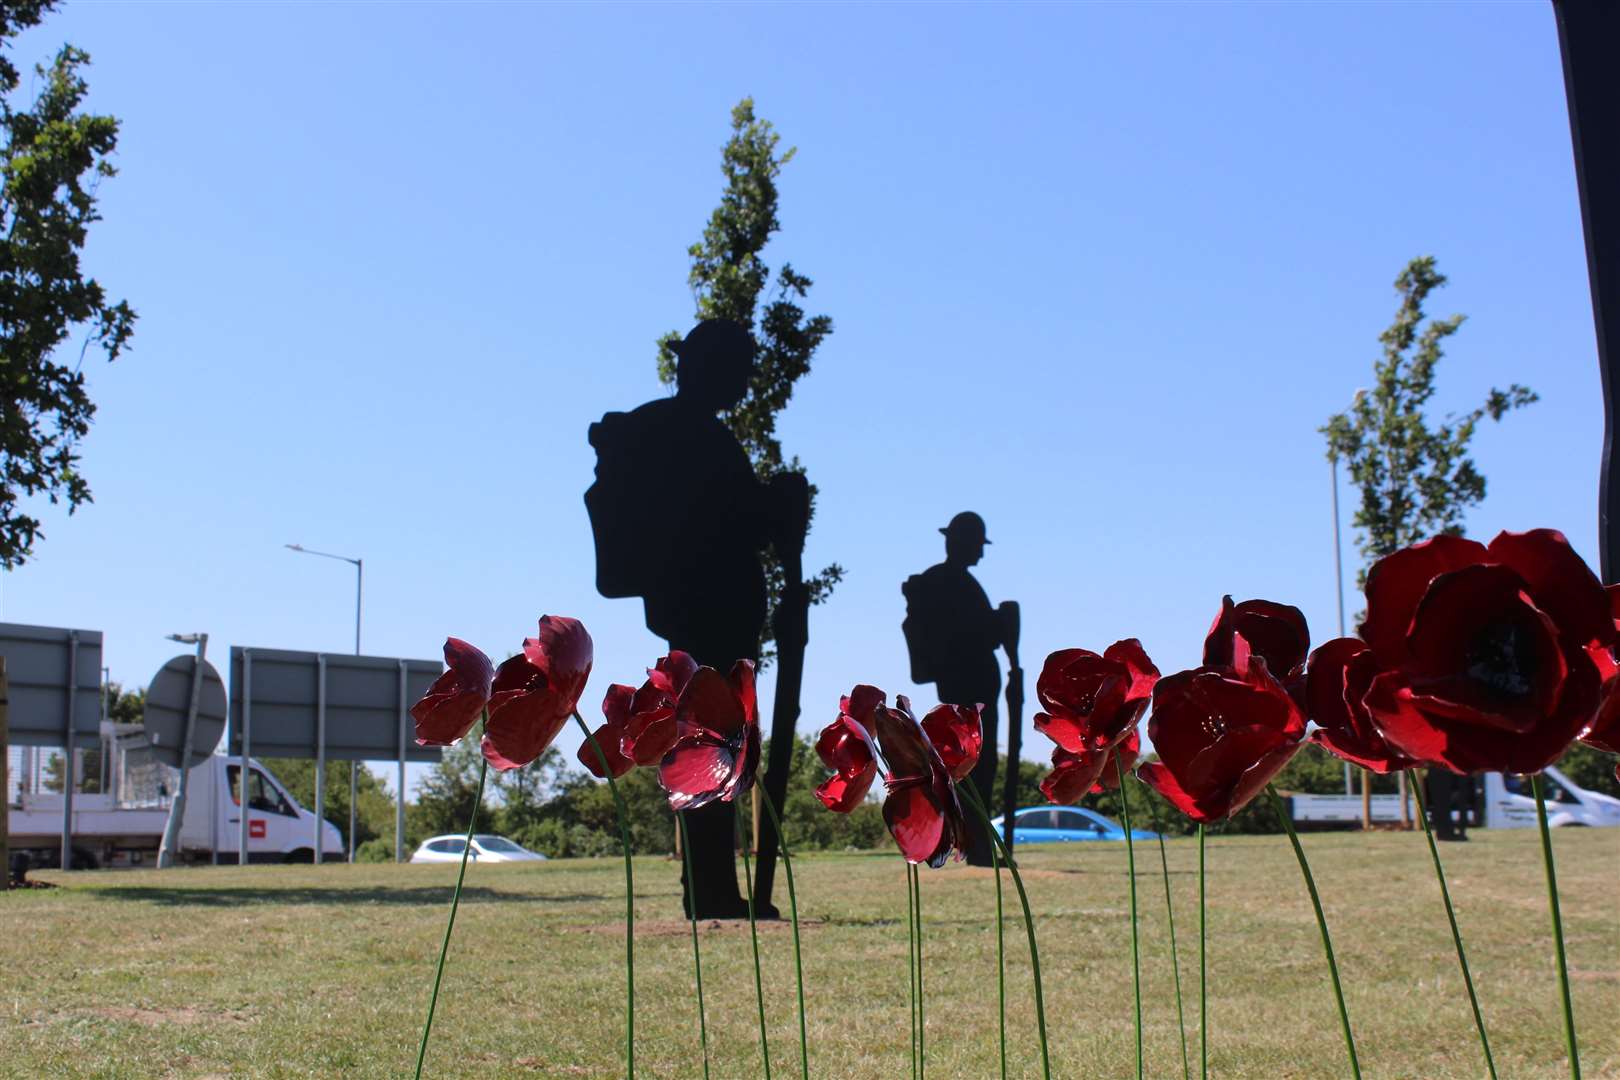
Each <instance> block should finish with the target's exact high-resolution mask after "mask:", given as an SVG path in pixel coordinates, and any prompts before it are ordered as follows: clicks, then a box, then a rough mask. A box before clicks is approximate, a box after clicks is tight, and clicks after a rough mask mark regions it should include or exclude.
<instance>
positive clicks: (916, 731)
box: [872, 695, 967, 867]
mask: <svg viewBox="0 0 1620 1080" xmlns="http://www.w3.org/2000/svg"><path fill="white" fill-rule="evenodd" d="M872 716H873V721H874V723H873V726H874V728H875V730H876V732H877V741H878V745H879V746H881V747H882V749H883V761H884V764H885V765H887V767H888V773H887V775H886V776H885V777H884V778H883V779H884V786H885V787H886V788H887V790H888V794H887V797H885V798H884V800H883V821H884V824H886V825H888V827H889V835H891V836H893V837H894V841H895V843H896V844H898V845H899V846H900V854H901V855H903V856H905V859H906V861H907V862H913V863H927V864H928V865H929V866H933V867H939V866H943V865H945V860H946V859H948V858H950V854H951V852H952V851H955V852H956V853H957V857H958V858H961V853H962V852H961V848H962V841H963V838H964V837H965V835H966V830H967V826H966V823H965V822H964V821H963V820H962V804H961V803H960V802H958V801H957V798H956V787H955V786H954V785H953V784H952V783H951V774H950V771H949V770H948V769H946V767H945V761H944V759H943V758H941V757H940V755H939V751H938V750H936V749H934V744H933V743H932V742H930V741H929V739H928V733H927V732H925V731H924V730H923V728H922V725H921V724H919V723H917V718H916V717H915V716H914V715H913V714H912V712H911V702H910V701H908V700H906V698H905V696H904V695H901V696H898V697H896V698H895V708H892V709H891V708H889V707H888V706H886V705H882V704H879V705H877V706H876V707H875V708H874V709H873V710H872Z"/></svg>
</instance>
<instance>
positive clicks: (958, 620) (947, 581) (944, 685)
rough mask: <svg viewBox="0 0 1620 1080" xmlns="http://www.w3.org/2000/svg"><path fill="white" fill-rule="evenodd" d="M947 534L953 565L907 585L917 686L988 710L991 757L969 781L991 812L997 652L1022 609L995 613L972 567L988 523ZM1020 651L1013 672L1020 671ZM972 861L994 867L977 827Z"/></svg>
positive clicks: (972, 518) (967, 514)
mask: <svg viewBox="0 0 1620 1080" xmlns="http://www.w3.org/2000/svg"><path fill="white" fill-rule="evenodd" d="M939 531H940V532H942V533H944V534H945V561H944V562H942V563H938V564H936V565H934V566H930V567H929V568H928V569H927V570H924V571H923V572H922V573H920V574H915V575H913V576H912V577H910V578H907V579H906V582H905V584H904V585H902V586H900V591H901V592H902V593H903V594H904V595H905V598H906V619H905V622H904V623H902V624H901V629H902V630H903V631H904V633H905V636H906V646H907V649H908V650H909V652H910V654H911V679H912V681H913V682H918V683H929V682H931V683H933V684H934V686H935V689H936V691H937V693H938V696H939V700H940V701H943V702H948V703H950V704H952V705H974V704H977V705H982V706H984V710H983V712H982V713H981V718H982V719H983V722H984V750H983V751H982V752H981V753H980V754H979V763H978V764H977V765H976V766H974V768H973V772H972V773H971V774H970V776H969V777H968V781H969V782H970V783H971V784H973V786H974V788H975V789H976V790H977V791H978V793H979V796H980V798H982V799H983V800H984V804H985V805H986V806H990V805H991V804H992V802H993V800H994V793H993V792H994V788H995V781H996V733H997V729H998V728H999V723H998V721H997V713H998V710H997V707H996V706H997V701H996V699H997V697H999V696H1000V693H1001V667H1000V665H999V664H998V663H997V661H996V650H997V649H999V648H1002V647H1003V646H1005V645H1006V644H1007V642H1008V641H1009V640H1010V636H1009V633H1008V631H1009V629H1010V624H1011V622H1012V620H1013V619H1015V618H1016V611H1017V606H1016V605H1013V604H1003V605H1002V606H1001V608H1000V609H997V608H993V607H991V606H990V598H989V597H988V596H986V595H985V592H984V589H983V588H982V587H980V585H979V583H978V581H976V580H975V579H974V577H973V575H972V574H970V573H968V568H969V567H970V566H973V565H975V564H977V563H978V561H979V560H980V559H981V558H983V557H984V548H985V545H986V544H988V543H990V540H989V539H988V538H987V537H986V536H985V528H984V519H983V518H981V517H980V516H979V515H978V514H975V513H973V512H972V511H971V510H967V511H964V512H962V513H960V514H957V515H956V516H955V517H953V518H952V519H951V523H950V524H949V525H947V526H945V527H944V528H943V529H941V530H939ZM1014 654H1016V644H1015V645H1014V647H1013V652H1012V653H1010V654H1009V655H1012V656H1013V666H1014V669H1015V670H1016V667H1017V660H1016V656H1015V655H1014ZM968 839H969V843H968V849H967V857H968V861H969V862H970V863H973V864H974V865H975V866H989V865H990V837H989V835H988V834H987V833H986V832H985V831H984V829H983V828H982V827H980V826H978V825H977V824H975V825H974V826H973V827H972V828H971V829H970V830H969V838H968Z"/></svg>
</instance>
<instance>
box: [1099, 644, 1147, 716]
mask: <svg viewBox="0 0 1620 1080" xmlns="http://www.w3.org/2000/svg"><path fill="white" fill-rule="evenodd" d="M1103 659H1104V660H1112V661H1113V662H1114V663H1116V664H1123V665H1125V670H1126V671H1127V672H1129V673H1130V678H1131V685H1130V689H1129V690H1127V691H1126V693H1125V700H1126V701H1138V700H1145V699H1146V698H1148V697H1151V696H1152V694H1153V686H1154V684H1155V683H1157V682H1158V681H1159V669H1158V668H1156V667H1154V666H1153V661H1152V660H1151V659H1150V658H1149V657H1148V654H1147V650H1146V649H1144V648H1142V643H1141V642H1140V641H1138V640H1137V639H1136V638H1126V639H1124V640H1123V641H1116V642H1114V643H1113V644H1112V645H1110V646H1108V648H1107V649H1105V650H1103Z"/></svg>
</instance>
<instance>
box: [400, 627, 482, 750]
mask: <svg viewBox="0 0 1620 1080" xmlns="http://www.w3.org/2000/svg"><path fill="white" fill-rule="evenodd" d="M494 677H495V667H494V665H492V664H491V663H490V662H489V657H487V656H485V655H484V654H483V652H482V651H481V650H479V649H477V648H476V647H474V646H472V645H469V644H467V643H466V642H465V641H462V640H461V639H460V638H446V639H445V641H444V674H442V675H440V676H439V677H438V678H437V679H435V680H434V681H433V685H432V686H430V687H428V692H427V693H425V694H423V695H422V700H421V701H418V702H417V703H416V704H415V705H412V706H411V717H412V718H413V719H414V720H415V721H416V745H418V746H451V745H453V744H454V743H455V742H457V741H458V740H459V739H460V738H461V737H462V736H464V735H466V734H467V732H469V731H471V730H472V726H473V725H474V724H476V723H477V722H478V714H479V713H481V712H483V711H484V706H485V705H488V704H489V687H490V681H491V680H492V679H494Z"/></svg>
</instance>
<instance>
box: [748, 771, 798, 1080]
mask: <svg viewBox="0 0 1620 1080" xmlns="http://www.w3.org/2000/svg"><path fill="white" fill-rule="evenodd" d="M759 801H760V802H762V803H764V804H765V812H766V813H767V814H769V815H770V819H771V827H772V828H774V829H775V830H776V842H777V847H779V848H780V849H781V851H782V869H783V870H785V871H786V872H787V887H788V912H789V914H790V915H791V917H792V919H793V974H794V976H795V977H796V978H797V979H798V980H799V1071H800V1074H801V1075H802V1076H803V1078H804V1080H810V1031H809V1027H808V1025H807V1024H806V1023H805V1019H804V960H803V959H802V957H801V955H800V953H799V896H798V893H796V892H795V891H794V889H793V857H792V856H791V855H789V854H788V845H787V830H785V829H783V828H782V818H781V817H780V815H778V814H777V812H776V807H775V806H773V805H771V796H770V793H769V792H764V791H762V792H760V800H759Z"/></svg>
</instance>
